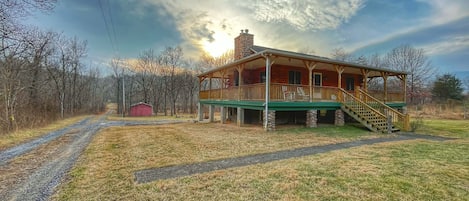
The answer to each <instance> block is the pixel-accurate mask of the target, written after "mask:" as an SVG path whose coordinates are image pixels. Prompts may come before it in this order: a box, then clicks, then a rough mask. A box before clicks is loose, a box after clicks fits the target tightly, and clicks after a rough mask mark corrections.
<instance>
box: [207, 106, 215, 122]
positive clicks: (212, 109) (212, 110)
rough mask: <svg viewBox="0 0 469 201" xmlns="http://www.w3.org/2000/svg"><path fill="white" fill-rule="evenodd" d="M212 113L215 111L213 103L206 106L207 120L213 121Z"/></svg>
mask: <svg viewBox="0 0 469 201" xmlns="http://www.w3.org/2000/svg"><path fill="white" fill-rule="evenodd" d="M214 113H215V106H214V105H209V106H208V121H209V122H214V121H215V117H214Z"/></svg>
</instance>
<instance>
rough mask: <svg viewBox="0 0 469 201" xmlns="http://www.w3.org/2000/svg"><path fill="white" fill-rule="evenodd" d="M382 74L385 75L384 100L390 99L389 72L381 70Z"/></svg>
mask: <svg viewBox="0 0 469 201" xmlns="http://www.w3.org/2000/svg"><path fill="white" fill-rule="evenodd" d="M381 76H382V77H383V82H384V83H383V90H384V102H385V103H386V102H387V101H388V76H389V73H387V72H381Z"/></svg>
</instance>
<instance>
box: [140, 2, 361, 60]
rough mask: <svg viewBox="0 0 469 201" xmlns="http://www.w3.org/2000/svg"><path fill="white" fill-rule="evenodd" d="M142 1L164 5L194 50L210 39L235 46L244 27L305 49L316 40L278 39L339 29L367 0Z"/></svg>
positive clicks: (263, 38)
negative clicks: (306, 44)
mask: <svg viewBox="0 0 469 201" xmlns="http://www.w3.org/2000/svg"><path fill="white" fill-rule="evenodd" d="M139 2H142V3H140V4H142V5H143V4H144V5H145V6H147V5H153V6H155V7H157V8H160V9H161V8H163V10H164V12H165V15H168V16H170V17H171V19H172V20H175V26H176V28H177V30H178V31H179V32H180V34H181V36H182V38H183V40H184V41H182V45H183V48H184V49H185V50H186V51H187V52H188V54H197V53H198V52H200V51H201V50H203V49H204V47H206V46H207V44H208V43H222V44H223V45H215V46H227V47H226V50H228V49H232V48H233V47H232V44H233V39H234V37H235V36H236V35H237V34H238V33H239V30H240V29H246V28H247V29H249V30H250V33H253V34H255V35H256V38H255V43H256V44H261V45H265V46H271V47H275V48H286V49H292V48H294V50H295V49H300V48H305V47H297V46H296V45H303V46H304V44H305V43H310V42H305V41H300V42H298V43H297V44H294V45H292V43H291V42H288V41H284V40H282V41H279V40H278V38H279V37H282V38H289V37H292V38H294V35H296V37H298V35H301V36H302V37H303V38H308V37H312V36H314V32H317V31H321V30H333V29H336V28H337V27H339V26H340V25H341V24H343V23H346V22H347V21H348V20H349V19H350V18H351V17H352V16H354V15H355V14H356V13H357V12H358V10H359V9H360V8H361V6H362V4H363V0H305V1H287V0H258V1H230V0H216V1H199V0H173V1H166V0H145V1H135V3H139ZM159 12H162V11H161V10H159ZM323 42H324V41H322V42H318V43H317V44H320V43H323ZM316 47H317V46H316ZM309 48H310V47H309ZM226 50H225V51H226Z"/></svg>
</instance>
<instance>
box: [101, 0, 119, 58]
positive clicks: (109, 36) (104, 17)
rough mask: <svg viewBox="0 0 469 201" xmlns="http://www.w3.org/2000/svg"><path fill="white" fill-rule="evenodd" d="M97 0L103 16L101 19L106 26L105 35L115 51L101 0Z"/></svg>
mask: <svg viewBox="0 0 469 201" xmlns="http://www.w3.org/2000/svg"><path fill="white" fill-rule="evenodd" d="M98 2H99V8H100V9H101V14H102V17H103V20H104V25H105V27H106V32H107V36H108V38H109V41H110V42H111V47H112V49H113V50H114V52H117V50H116V45H115V42H114V40H113V39H112V37H111V32H110V31H109V25H108V22H107V20H106V15H105V14H104V9H103V5H102V2H101V0H98Z"/></svg>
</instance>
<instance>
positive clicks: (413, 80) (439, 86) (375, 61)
mask: <svg viewBox="0 0 469 201" xmlns="http://www.w3.org/2000/svg"><path fill="white" fill-rule="evenodd" d="M331 55H332V57H333V58H335V59H338V60H342V61H347V62H354V63H359V64H363V65H368V66H371V67H376V68H387V69H393V70H398V71H404V72H407V73H408V75H407V79H406V82H407V83H406V86H407V89H406V91H407V94H406V96H407V98H406V100H407V103H409V104H412V105H415V104H425V103H429V102H438V103H441V102H445V101H447V100H457V101H462V100H463V99H464V95H463V93H464V89H463V87H464V86H463V85H464V83H466V85H467V88H468V89H469V77H468V78H466V79H464V80H460V79H458V78H457V77H456V76H455V75H452V74H449V73H445V74H442V75H437V69H436V67H435V66H433V65H432V64H431V61H430V60H429V58H428V57H427V56H426V55H425V51H424V49H421V48H415V47H412V46H410V45H400V46H398V47H395V48H393V49H392V50H390V51H389V52H387V53H385V54H384V55H380V54H372V55H369V56H364V55H360V56H356V55H353V54H350V53H348V52H346V51H345V50H344V49H342V48H337V49H334V50H333V51H332V53H331ZM435 75H437V76H435ZM388 82H389V83H388V89H399V88H402V87H403V86H402V85H401V81H399V80H397V79H396V78H392V79H390V80H388ZM368 87H369V89H371V90H382V89H383V80H382V79H370V80H369V81H368Z"/></svg>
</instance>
